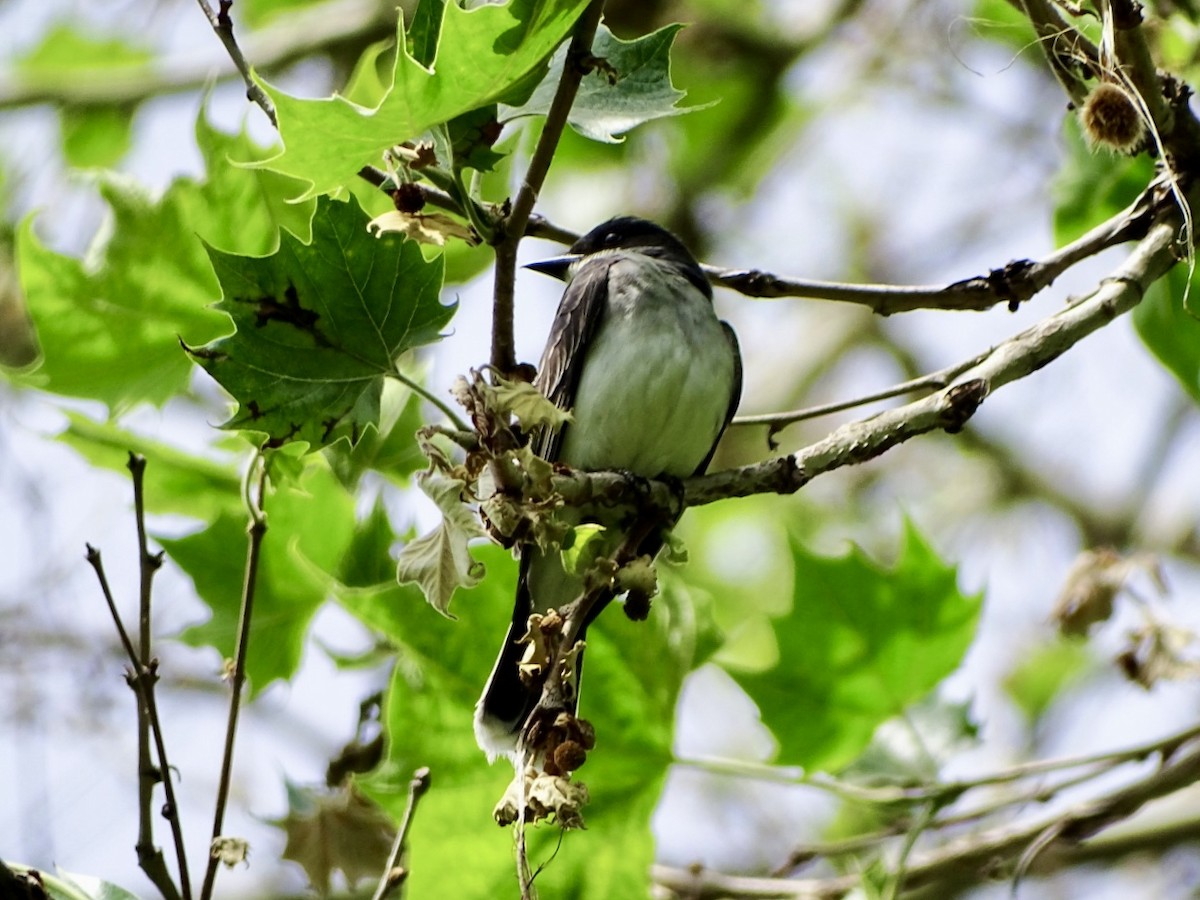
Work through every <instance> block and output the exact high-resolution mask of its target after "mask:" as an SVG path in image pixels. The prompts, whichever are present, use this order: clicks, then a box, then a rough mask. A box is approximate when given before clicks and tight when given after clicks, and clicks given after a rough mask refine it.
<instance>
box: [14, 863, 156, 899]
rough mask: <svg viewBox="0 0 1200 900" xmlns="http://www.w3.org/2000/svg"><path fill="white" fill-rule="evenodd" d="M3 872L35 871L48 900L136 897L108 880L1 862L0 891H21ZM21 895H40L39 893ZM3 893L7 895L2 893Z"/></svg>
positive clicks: (21, 873) (19, 873)
mask: <svg viewBox="0 0 1200 900" xmlns="http://www.w3.org/2000/svg"><path fill="white" fill-rule="evenodd" d="M6 871H11V872H13V873H15V874H17V875H26V874H27V873H34V876H35V877H36V879H37V883H38V884H40V885H41V886H42V887H44V888H45V896H46V897H49V898H50V900H138V898H137V895H136V894H131V893H130V892H129V891H127V890H125V889H124V888H122V887H117V885H115V884H113V883H112V882H109V881H104V880H102V879H100V878H96V877H94V876H92V875H79V874H76V873H74V872H65V871H63V870H62V869H58V870H57V872H56V873H55V874H53V875H51V874H50V873H49V872H45V871H41V870H39V869H35V868H34V867H33V866H23V865H20V864H19V863H12V862H0V890H5V891H7V890H13V891H21V890H22V887H23V885H22V887H17V886H14V885H11V884H10V883H9V881H8V879H7V878H5V877H4V875H5V874H6ZM22 895H23V896H29V897H34V896H39V897H40V896H42V894H41V893H40V892H34V893H28V894H25V893H24V892H22ZM4 896H6V897H7V896H9V894H7V893H5V894H4Z"/></svg>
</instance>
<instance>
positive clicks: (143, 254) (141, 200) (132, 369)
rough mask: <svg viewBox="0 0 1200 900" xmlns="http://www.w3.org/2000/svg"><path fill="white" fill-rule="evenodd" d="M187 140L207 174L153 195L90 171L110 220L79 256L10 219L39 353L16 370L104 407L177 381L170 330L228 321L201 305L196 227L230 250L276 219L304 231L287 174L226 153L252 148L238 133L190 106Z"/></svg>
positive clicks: (156, 394) (265, 240)
mask: <svg viewBox="0 0 1200 900" xmlns="http://www.w3.org/2000/svg"><path fill="white" fill-rule="evenodd" d="M196 141H197V144H198V145H199V147H200V151H201V153H202V154H203V157H204V160H205V164H206V166H207V172H208V175H207V178H206V180H205V181H203V182H196V181H194V180H192V179H189V178H180V179H178V180H176V181H175V182H174V183H173V184H172V185H171V186H170V187H169V188H168V189H167V191H166V193H165V194H164V195H163V196H162V197H161V198H160V199H158V200H153V199H151V198H150V197H148V196H146V194H145V193H144V192H143V191H142V190H140V189H139V188H138V187H136V186H135V185H134V184H132V183H131V182H129V181H128V180H126V179H122V178H119V177H117V176H112V175H109V176H103V177H100V178H99V180H98V187H99V190H100V194H101V196H102V197H103V198H104V199H105V201H106V202H107V203H108V205H109V207H110V209H111V211H112V225H111V228H108V229H106V230H105V234H107V235H108V237H107V239H106V240H104V241H103V242H102V243H100V244H99V245H98V246H96V247H94V248H93V250H92V251H91V253H89V255H88V258H87V260H86V261H85V260H80V259H76V258H74V257H70V256H66V255H63V254H60V253H56V252H54V251H53V250H50V249H48V248H47V247H45V246H44V245H43V244H42V243H41V242H40V241H39V240H38V238H37V237H36V235H35V234H34V231H33V223H32V221H29V220H27V221H26V222H25V223H24V224H23V225H22V226H21V229H20V231H19V233H18V238H17V259H18V265H19V269H20V274H21V286H22V288H23V289H24V292H25V296H26V300H27V302H28V305H29V311H30V313H31V315H32V316H33V320H34V324H35V326H36V328H37V334H38V340H39V342H40V344H41V348H42V354H43V359H42V363H41V365H40V366H39V367H38V368H36V369H35V370H33V371H31V372H28V373H21V374H20V375H18V376H16V379H17V380H18V381H20V382H22V383H25V384H28V385H31V386H35V387H39V388H41V389H43V390H46V391H50V392H53V393H56V394H60V395H65V396H70V397H84V398H89V399H95V400H100V401H102V402H104V403H106V404H108V406H109V407H110V408H112V409H113V410H114V411H121V410H123V409H126V408H128V407H130V406H132V405H134V404H136V403H138V402H147V403H153V404H162V403H164V402H166V401H167V400H168V399H170V398H171V397H173V396H175V395H176V394H181V393H184V392H185V391H186V388H187V380H188V377H189V374H190V372H191V362H190V361H189V360H188V358H187V355H186V354H185V353H183V351H182V350H181V349H180V347H179V341H180V339H181V338H182V339H183V340H186V341H189V342H192V343H202V342H204V341H208V340H211V339H213V338H215V337H216V336H217V335H219V334H220V333H221V331H222V330H224V329H225V328H226V327H227V326H226V325H225V324H224V319H223V317H222V316H221V315H220V314H219V313H217V312H215V311H214V310H213V309H211V308H210V304H211V303H212V302H213V300H215V299H216V298H217V296H218V295H219V287H218V284H217V281H216V278H215V277H214V276H213V272H212V266H211V265H210V264H209V261H208V257H207V256H206V254H205V251H204V247H203V245H202V243H201V241H200V240H198V239H197V237H199V238H201V239H203V240H204V241H205V242H207V243H208V244H209V245H211V246H213V247H219V248H221V249H223V250H226V251H229V252H232V253H263V252H266V251H268V250H270V249H271V248H272V247H273V246H275V244H276V243H277V242H278V230H279V227H280V226H281V225H282V226H284V227H287V228H291V229H295V230H296V233H298V234H301V235H303V234H305V233H307V229H308V224H307V220H308V218H309V217H311V215H312V209H313V205H312V204H299V205H294V206H289V205H287V204H286V203H284V198H285V197H286V195H287V194H288V193H289V192H291V193H294V186H293V187H292V189H291V190H290V191H289V189H288V188H285V187H284V185H285V184H286V183H287V181H286V179H284V178H282V177H281V176H278V175H275V174H273V173H269V172H260V171H252V170H248V169H242V168H237V167H234V166H230V165H229V159H230V158H236V159H245V158H248V157H253V156H256V155H258V154H259V152H260V151H259V149H258V148H257V147H255V146H254V144H253V143H252V142H251V141H250V140H249V138H247V137H246V136H245V135H244V134H242V135H235V136H231V135H225V134H221V133H220V132H217V131H215V130H214V129H212V128H211V127H210V126H209V125H208V123H207V122H206V121H205V119H204V117H203V115H201V116H200V117H199V119H198V120H197V123H196Z"/></svg>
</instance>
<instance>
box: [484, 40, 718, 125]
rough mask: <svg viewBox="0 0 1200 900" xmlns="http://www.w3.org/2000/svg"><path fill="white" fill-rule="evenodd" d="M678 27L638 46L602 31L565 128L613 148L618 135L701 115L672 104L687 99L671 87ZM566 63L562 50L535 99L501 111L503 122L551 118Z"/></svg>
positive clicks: (594, 46) (563, 50) (532, 98)
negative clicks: (657, 122)
mask: <svg viewBox="0 0 1200 900" xmlns="http://www.w3.org/2000/svg"><path fill="white" fill-rule="evenodd" d="M682 27H683V26H682V25H667V26H665V27H664V28H660V29H659V30H658V31H655V32H654V33H652V34H647V35H645V36H643V37H640V38H637V39H636V40H633V41H623V40H621V39H620V38H618V37H615V36H614V35H613V33H612V32H611V31H609V30H608V29H607V28H606V27H604V26H603V25H601V26H600V28H599V30H598V31H597V32H596V40H595V41H594V42H593V44H592V55H593V56H595V57H597V58H599V59H600V60H602V61H603V62H602V63H601V64H600V65H598V66H596V67H595V68H593V69H592V71H591V72H589V73H588V74H587V75H585V76H584V77H583V81H582V82H581V83H580V85H579V94H578V95H577V96H576V98H575V103H574V105H573V106H572V107H571V113H570V115H569V116H568V117H567V123H568V124H569V125H570V126H571V127H572V128H574V129H575V130H576V131H578V132H579V133H580V134H582V135H583V136H584V137H588V138H591V139H592V140H594V141H601V142H604V143H617V142H618V141H620V138H618V137H617V135H620V134H624V133H625V132H627V131H629V130H631V129H633V128H635V127H637V126H638V125H641V124H642V123H643V122H649V121H651V120H652V119H660V118H662V117H664V116H679V115H683V114H684V113H688V112H693V111H694V110H696V109H699V108H700V107H690V108H687V109H680V108H679V107H678V106H677V105H676V104H678V103H679V101H680V100H682V99H683V98H684V97H685V96H687V95H686V94H685V93H684V92H683V91H680V90H678V89H676V88H675V86H674V85H673V84H671V71H670V69H671V56H670V53H671V45H672V44H673V43H674V41H675V35H677V34H678V33H679V30H680V29H681V28H682ZM566 58H567V48H566V46H563V47H560V48H559V49H558V52H556V53H555V54H554V58H553V60H552V61H551V63H550V71H549V73H548V74H547V75H546V77H545V78H544V79H543V80H542V83H541V84H539V85H538V86H537V89H536V90H534V92H533V96H531V97H530V98H529V100H527V101H526V102H525V103H524V104H523V105H522V106H519V107H511V106H506V107H502V109H501V113H500V119H501V121H507V120H510V119H515V118H518V117H520V116H534V115H542V116H544V115H545V114H546V113H547V112H549V111H550V104H551V102H552V101H553V100H554V93H555V91H556V90H557V89H558V82H559V80H560V79H561V78H562V72H563V65H564V64H565V62H566Z"/></svg>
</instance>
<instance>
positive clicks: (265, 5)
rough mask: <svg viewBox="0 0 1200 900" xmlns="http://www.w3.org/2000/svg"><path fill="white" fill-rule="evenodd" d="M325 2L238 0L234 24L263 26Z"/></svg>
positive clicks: (312, 0)
mask: <svg viewBox="0 0 1200 900" xmlns="http://www.w3.org/2000/svg"><path fill="white" fill-rule="evenodd" d="M323 2H325V0H238V2H237V3H236V4H234V6H233V10H232V12H233V17H234V26H235V28H236V26H237V25H239V24H241V23H243V22H244V23H245V24H247V25H249V26H250V27H251V28H261V27H262V26H264V25H267V24H269V23H270V22H272V21H274V20H275V19H277V18H279V17H281V16H283V15H285V14H287V13H296V12H299V11H300V10H302V9H304V8H305V7H309V6H319V5H321V3H323Z"/></svg>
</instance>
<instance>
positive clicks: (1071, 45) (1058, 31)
mask: <svg viewBox="0 0 1200 900" xmlns="http://www.w3.org/2000/svg"><path fill="white" fill-rule="evenodd" d="M1020 7H1021V9H1022V11H1023V12H1024V13H1025V15H1026V17H1027V18H1028V19H1029V21H1030V22H1031V23H1032V24H1033V28H1034V30H1035V31H1036V32H1037V36H1038V43H1039V44H1040V45H1041V48H1042V52H1043V53H1044V54H1045V56H1046V62H1047V63H1048V64H1049V66H1050V71H1051V72H1053V73H1054V77H1055V78H1057V79H1058V82H1059V84H1061V85H1062V88H1063V90H1064V91H1066V93H1067V96H1068V97H1070V98H1071V102H1072V103H1074V104H1075V105H1076V106H1080V105H1082V104H1083V101H1084V98H1085V97H1087V92H1088V89H1087V85H1086V84H1084V81H1083V77H1082V73H1083V72H1084V71H1087V72H1089V73H1094V72H1096V71H1097V70H1098V69H1099V59H1100V51H1099V50H1098V49H1097V47H1096V45H1095V44H1093V43H1092V42H1091V41H1090V40H1088V39H1087V38H1086V37H1084V36H1083V35H1082V34H1081V33H1080V32H1079V30H1078V29H1077V28H1075V27H1074V26H1072V25H1071V24H1070V23H1069V22H1068V21H1067V20H1066V19H1064V18H1063V16H1062V13H1061V12H1059V8H1058V6H1057V5H1055V3H1054V2H1053V0H1020Z"/></svg>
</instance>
